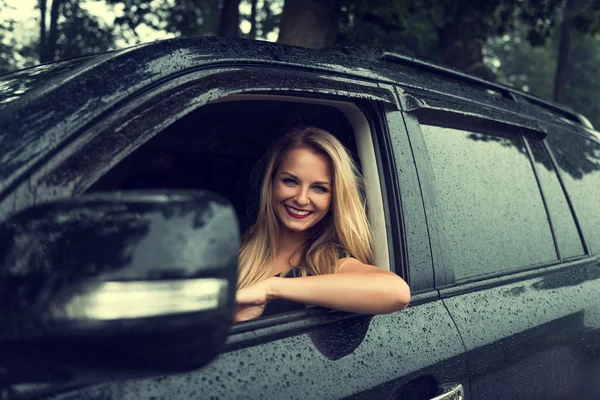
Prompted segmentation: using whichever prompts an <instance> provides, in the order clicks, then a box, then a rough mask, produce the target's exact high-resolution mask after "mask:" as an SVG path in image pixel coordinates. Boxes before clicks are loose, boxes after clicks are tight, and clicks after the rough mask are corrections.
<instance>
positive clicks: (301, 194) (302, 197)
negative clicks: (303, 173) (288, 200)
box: [294, 188, 310, 206]
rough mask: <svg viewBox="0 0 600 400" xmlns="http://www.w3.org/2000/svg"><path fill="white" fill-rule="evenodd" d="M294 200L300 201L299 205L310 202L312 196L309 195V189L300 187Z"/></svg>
mask: <svg viewBox="0 0 600 400" xmlns="http://www.w3.org/2000/svg"><path fill="white" fill-rule="evenodd" d="M294 200H295V201H296V203H298V205H299V206H305V205H307V204H308V203H310V198H309V197H308V189H303V188H300V189H299V190H298V193H296V197H295V198H294Z"/></svg>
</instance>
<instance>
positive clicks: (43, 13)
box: [38, 0, 47, 59]
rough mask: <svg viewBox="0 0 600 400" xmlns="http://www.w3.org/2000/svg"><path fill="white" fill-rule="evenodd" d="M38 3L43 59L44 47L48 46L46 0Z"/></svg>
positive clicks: (39, 0)
mask: <svg viewBox="0 0 600 400" xmlns="http://www.w3.org/2000/svg"><path fill="white" fill-rule="evenodd" d="M38 5H39V7H40V47H39V51H38V54H39V56H40V59H41V58H42V53H43V52H44V48H45V47H46V10H47V8H46V6H47V3H46V0H38Z"/></svg>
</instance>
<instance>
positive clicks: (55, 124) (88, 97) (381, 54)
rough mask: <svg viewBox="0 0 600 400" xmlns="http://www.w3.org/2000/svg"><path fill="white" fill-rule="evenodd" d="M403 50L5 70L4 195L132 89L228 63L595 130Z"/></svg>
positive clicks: (160, 57)
mask: <svg viewBox="0 0 600 400" xmlns="http://www.w3.org/2000/svg"><path fill="white" fill-rule="evenodd" d="M402 57H403V56H401V55H395V54H393V53H386V52H385V51H384V50H382V49H380V48H377V47H372V46H367V47H365V46H348V45H342V46H334V47H331V48H328V49H325V50H312V49H306V48H301V47H295V46H288V45H281V44H276V43H270V42H262V41H252V40H245V39H232V38H221V37H193V38H177V39H170V40H164V41H158V42H153V43H147V44H142V45H138V46H134V47H131V48H128V49H124V50H118V51H114V52H109V53H103V54H98V55H92V56H86V57H81V58H76V59H72V60H66V61H61V62H57V63H50V64H45V65H40V66H37V67H33V68H28V69H24V70H20V71H16V72H13V73H10V74H6V75H3V76H0V132H1V135H0V148H2V154H1V156H0V157H1V158H0V197H2V192H4V191H6V190H7V188H8V187H9V186H10V185H12V184H13V183H14V182H16V180H17V179H18V177H19V176H22V175H23V174H24V173H25V172H26V171H27V170H28V169H30V168H31V167H32V166H33V165H34V164H35V163H37V162H40V160H42V159H43V158H44V157H45V156H47V155H49V154H50V153H51V152H52V151H54V150H55V149H56V148H57V147H58V146H59V145H60V144H61V143H63V142H64V141H65V140H67V139H68V137H70V136H72V135H74V134H75V133H76V132H78V131H80V130H81V129H82V128H83V127H84V121H89V119H90V117H91V116H99V115H101V114H102V113H103V112H106V111H107V110H108V109H110V108H111V107H112V106H114V105H115V104H117V103H119V102H120V101H122V100H124V99H125V98H127V97H128V96H131V94H132V93H135V92H136V91H139V90H143V89H144V88H147V87H148V86H150V85H153V84H155V83H157V82H160V81H162V80H164V79H166V78H168V77H169V76H173V75H175V74H181V73H185V72H187V71H193V70H197V69H199V68H204V67H207V66H210V65H223V64H224V63H233V64H239V63H244V64H264V65H278V66H293V67H295V68H303V69H308V70H319V71H329V72H331V73H334V74H338V75H345V76H349V77H360V78H362V79H367V80H373V81H378V82H389V83H390V84H397V85H400V86H401V87H403V88H406V89H407V90H414V91H418V92H431V93H440V94H446V95H448V94H450V95H451V96H452V97H454V98H456V99H459V100H461V101H464V102H471V103H478V104H480V105H484V106H485V105H488V106H490V107H491V108H493V109H496V110H499V113H501V111H510V112H512V113H513V114H514V115H533V116H535V118H537V119H538V120H546V121H551V122H552V123H554V124H561V125H565V127H566V128H567V129H569V130H571V131H575V132H577V133H579V134H583V135H584V136H588V137H591V138H593V137H595V136H594V135H595V133H593V131H592V130H591V129H590V128H586V127H585V126H584V125H581V124H579V123H575V122H573V120H571V121H567V120H566V119H565V115H568V113H569V112H570V111H569V110H568V109H565V108H563V107H561V106H559V105H554V104H551V105H552V106H554V108H553V109H551V110H550V112H549V111H548V110H546V111H540V110H539V109H537V108H539V107H540V104H541V105H542V106H543V103H546V102H544V101H543V100H540V104H535V105H534V104H530V103H529V102H519V101H514V100H515V98H513V99H510V98H503V96H494V95H490V94H489V93H488V92H490V87H486V85H485V81H481V80H480V81H481V82H480V81H477V78H473V79H475V80H473V79H471V80H470V79H469V77H468V76H467V77H466V78H465V74H462V75H461V73H458V72H457V71H452V70H449V69H447V68H442V67H437V66H435V65H433V64H429V63H425V64H424V63H423V62H421V64H419V61H418V60H416V61H414V62H412V63H411V62H410V60H411V59H408V60H407V59H406V58H405V59H404V60H403V59H402ZM436 68H437V70H436ZM482 82H483V83H482ZM490 85H492V86H491V88H492V89H493V90H496V91H499V90H500V91H506V90H508V89H510V93H513V94H514V93H516V94H518V95H522V97H524V98H529V99H531V98H533V97H532V96H531V95H528V94H526V93H522V92H519V91H517V90H515V89H512V88H509V87H505V86H501V85H494V84H491V83H490ZM482 89H483V90H482ZM513 97H514V96H513ZM534 99H535V98H534ZM550 108H552V107H550ZM561 112H562V115H561ZM84 116H85V118H84ZM502 118H506V117H505V116H504V117H502Z"/></svg>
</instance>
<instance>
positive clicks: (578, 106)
mask: <svg viewBox="0 0 600 400" xmlns="http://www.w3.org/2000/svg"><path fill="white" fill-rule="evenodd" d="M559 33H560V32H558V31H555V32H554V34H553V35H552V36H551V37H550V40H548V41H547V43H546V44H545V45H544V46H537V47H534V46H532V45H531V43H529V42H528V41H527V29H526V28H525V27H523V26H521V25H518V26H517V27H516V29H515V30H514V31H513V32H512V33H511V34H510V35H508V34H507V35H505V36H503V37H496V38H492V39H490V40H489V41H488V43H487V46H486V51H485V53H486V58H485V60H486V63H487V64H488V66H489V67H490V68H491V69H492V70H493V71H494V72H495V74H496V76H497V77H498V80H499V81H501V82H503V83H506V84H509V85H512V86H514V87H516V88H518V89H521V90H525V91H529V92H531V93H533V94H535V95H536V96H539V97H541V98H543V99H546V100H552V97H553V88H554V77H555V72H556V59H557V53H558V41H559V37H560V34H559ZM598 65H600V37H599V36H598V35H596V36H590V35H584V34H581V33H579V34H577V35H576V36H575V38H574V40H573V43H572V44H571V53H570V56H569V70H568V73H567V82H566V100H565V105H567V106H569V107H571V108H572V109H573V110H575V111H577V112H579V113H581V114H583V115H585V116H586V117H587V118H588V119H590V121H591V122H592V124H593V125H594V127H596V128H597V129H598V128H599V127H600V77H599V76H598V73H597V71H598Z"/></svg>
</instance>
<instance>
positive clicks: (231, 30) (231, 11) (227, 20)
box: [219, 0, 241, 37]
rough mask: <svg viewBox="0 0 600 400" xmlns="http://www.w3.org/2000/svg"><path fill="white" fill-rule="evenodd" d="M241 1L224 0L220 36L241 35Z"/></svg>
mask: <svg viewBox="0 0 600 400" xmlns="http://www.w3.org/2000/svg"><path fill="white" fill-rule="evenodd" d="M240 1H241V0H223V8H221V23H220V24H219V36H226V37H238V36H239V26H240V11H239V8H240Z"/></svg>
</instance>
